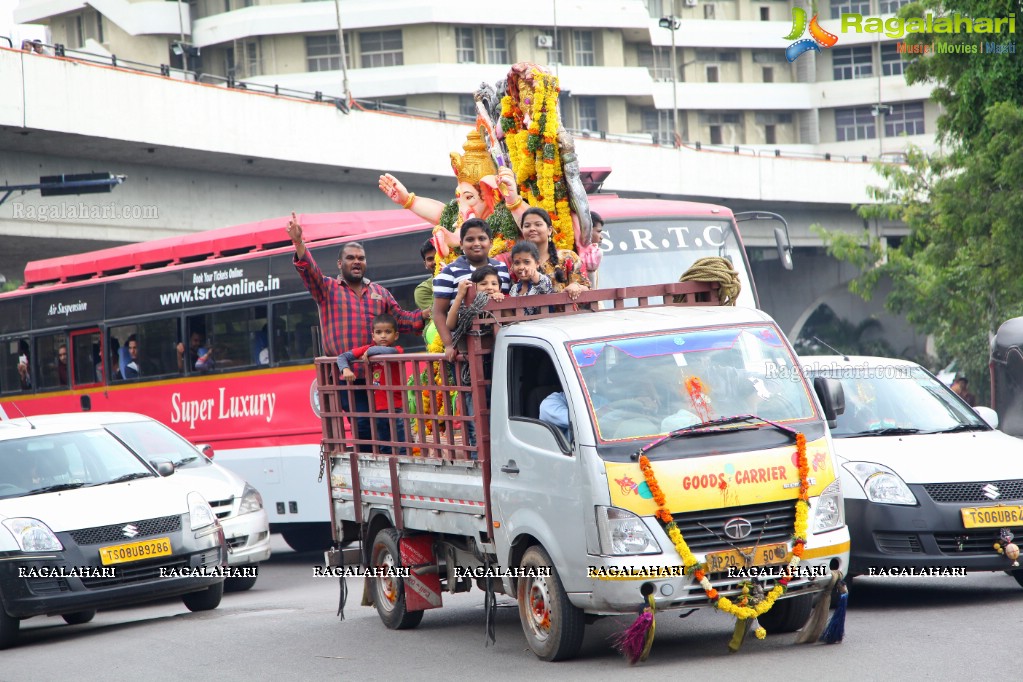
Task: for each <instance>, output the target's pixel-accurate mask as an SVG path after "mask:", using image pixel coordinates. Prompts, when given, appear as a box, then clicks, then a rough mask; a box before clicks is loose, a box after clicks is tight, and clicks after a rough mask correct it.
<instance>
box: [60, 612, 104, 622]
mask: <svg viewBox="0 0 1023 682" xmlns="http://www.w3.org/2000/svg"><path fill="white" fill-rule="evenodd" d="M95 617H96V609H89V610H88V611H75V612H74V613H65V614H63V615H62V616H61V618H63V619H64V622H65V623H67V624H68V625H85V624H86V623H88V622H89V621H90V620H92V619H93V618H95Z"/></svg>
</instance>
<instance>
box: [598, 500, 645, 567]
mask: <svg viewBox="0 0 1023 682" xmlns="http://www.w3.org/2000/svg"><path fill="white" fill-rule="evenodd" d="M596 511H597V533H598V535H599V536H600V551H601V554H605V555H611V556H629V555H634V554H660V553H661V547H660V545H658V544H657V540H655V539H654V536H653V535H651V534H650V530H649V529H648V528H647V527H646V524H645V523H643V519H641V518H640V517H638V516H636V515H635V514H633V513H632V512H630V511H625V510H624V509H619V508H618V507H597V508H596Z"/></svg>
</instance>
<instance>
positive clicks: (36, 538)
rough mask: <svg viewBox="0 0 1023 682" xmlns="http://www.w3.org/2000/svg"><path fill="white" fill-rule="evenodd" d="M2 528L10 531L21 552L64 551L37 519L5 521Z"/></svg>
mask: <svg viewBox="0 0 1023 682" xmlns="http://www.w3.org/2000/svg"><path fill="white" fill-rule="evenodd" d="M4 526H6V527H7V530H9V531H11V535H13V536H14V540H15V541H16V542H17V543H18V547H20V548H21V551H23V552H59V551H61V550H62V549H64V546H63V545H61V544H60V540H58V539H57V536H56V535H54V534H53V531H52V530H50V527H49V526H47V525H46V524H45V523H43V522H42V521H40V520H39V519H29V518H13V519H6V520H5V521H4Z"/></svg>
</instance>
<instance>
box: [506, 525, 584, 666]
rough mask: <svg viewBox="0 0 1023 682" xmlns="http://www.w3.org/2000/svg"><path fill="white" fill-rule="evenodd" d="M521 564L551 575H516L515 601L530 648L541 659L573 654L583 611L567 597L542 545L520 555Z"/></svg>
mask: <svg viewBox="0 0 1023 682" xmlns="http://www.w3.org/2000/svg"><path fill="white" fill-rule="evenodd" d="M521 566H522V568H525V569H530V568H532V569H542V570H540V571H536V572H537V573H545V572H546V571H547V570H548V569H549V570H550V575H548V576H537V577H531V578H519V580H518V602H519V619H520V620H521V621H522V631H523V632H524V633H525V634H526V641H527V642H528V643H529V648H530V649H532V650H533V653H534V654H536V655H537V657H538V658H540V659H542V660H544V661H564V660H567V659H570V658H573V657H575V655H576V654H578V653H579V648H580V647H581V646H582V644H583V630H584V629H585V627H586V615H585V614H584V613H583V612H582V609H579V608H576V607H575V606H573V605H572V602H570V601H569V600H568V595H567V594H566V593H565V588H564V587H563V586H562V584H561V578H559V577H558V571H557V569H556V568H554V562H553V561H551V557H550V555H548V554H547V552H546V551H545V550H544V548H543V547H540V546H537V545H534V546H532V547H530V548H529V549H527V550H526V553H525V554H524V555H523V557H522V564H521Z"/></svg>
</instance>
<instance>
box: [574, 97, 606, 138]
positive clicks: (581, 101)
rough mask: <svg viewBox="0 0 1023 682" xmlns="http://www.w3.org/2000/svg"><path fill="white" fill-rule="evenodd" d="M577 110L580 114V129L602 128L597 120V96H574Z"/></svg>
mask: <svg viewBox="0 0 1023 682" xmlns="http://www.w3.org/2000/svg"><path fill="white" fill-rule="evenodd" d="M573 99H575V110H576V113H577V114H578V115H579V116H578V118H579V129H580V130H600V124H599V123H598V122H597V98H596V97H574V98H573Z"/></svg>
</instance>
